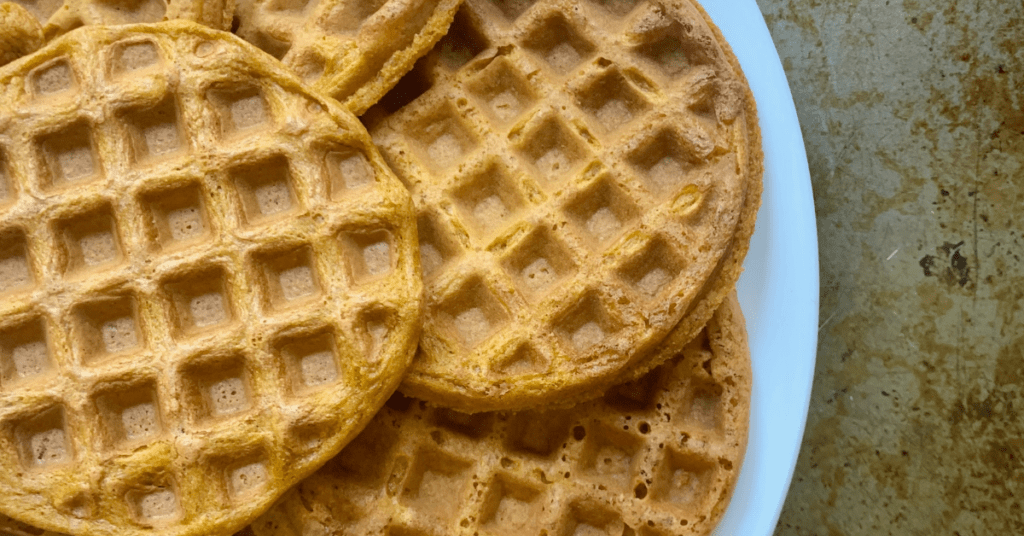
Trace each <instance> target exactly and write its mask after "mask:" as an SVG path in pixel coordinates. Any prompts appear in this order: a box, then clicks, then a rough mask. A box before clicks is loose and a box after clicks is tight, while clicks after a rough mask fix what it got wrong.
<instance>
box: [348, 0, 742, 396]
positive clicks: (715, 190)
mask: <svg viewBox="0 0 1024 536" xmlns="http://www.w3.org/2000/svg"><path fill="white" fill-rule="evenodd" d="M495 21H497V22H495ZM485 51H489V53H490V55H484V52H485ZM722 56H724V54H723V53H722V52H721V50H720V49H719V48H718V45H717V44H716V43H715V41H714V39H713V37H712V35H711V32H710V30H709V29H708V28H707V27H706V25H705V23H704V21H703V19H702V18H701V16H700V14H699V13H697V12H696V11H695V10H693V8H692V7H689V9H684V8H681V7H678V6H677V7H675V8H673V10H672V11H670V10H668V9H667V8H665V7H663V6H662V7H659V5H658V3H656V2H647V1H637V2H598V1H589V2H579V3H576V2H560V1H541V2H496V3H492V2H490V1H486V0H470V1H469V2H467V3H466V4H464V6H463V8H462V9H461V10H460V12H459V13H458V14H457V15H456V17H455V20H454V22H453V25H452V28H451V30H450V31H449V34H448V36H446V37H445V38H444V39H442V41H441V42H440V43H439V44H438V46H437V47H436V48H435V49H434V51H433V52H432V55H431V56H429V57H428V58H427V59H426V60H421V62H420V63H419V64H418V65H417V67H416V68H414V70H413V72H411V73H410V74H409V75H407V77H406V79H404V80H403V82H401V83H400V84H399V85H398V86H397V87H396V89H395V90H394V91H393V92H392V95H390V96H389V98H386V99H385V100H384V101H382V103H381V106H379V107H377V108H375V109H372V110H370V112H368V114H367V116H366V117H364V122H366V123H367V124H368V125H369V126H370V130H371V133H372V134H373V136H374V141H375V142H376V143H377V145H378V146H379V147H380V148H381V151H382V153H383V154H384V156H385V158H386V159H387V160H388V162H389V164H391V167H392V169H394V170H395V171H396V173H397V174H398V176H399V178H401V179H402V180H403V181H404V182H405V183H406V185H407V186H409V188H410V190H411V191H412V192H413V199H414V202H415V203H416V205H417V207H418V209H419V210H420V215H419V228H420V243H421V245H420V248H421V257H422V259H423V268H424V275H425V280H426V283H427V288H428V292H427V296H428V301H429V303H428V311H429V313H428V315H427V319H426V326H425V328H424V339H423V341H422V342H421V349H422V350H423V351H422V352H421V354H420V356H418V357H417V360H416V361H415V362H414V365H413V369H412V372H411V374H410V375H409V376H407V379H406V381H405V383H404V385H403V389H404V390H405V392H406V393H407V394H411V395H414V396H418V397H423V398H426V399H428V400H433V401H435V402H437V403H443V404H444V405H452V406H454V407H458V408H459V409H464V410H469V411H479V410H482V409H497V408H496V407H495V406H494V404H500V403H503V402H501V400H504V401H505V402H504V403H507V402H508V401H510V400H512V399H514V398H517V397H513V396H511V395H509V396H507V397H504V398H503V399H502V398H501V397H499V396H496V395H502V394H507V393H509V392H510V391H515V393H516V394H517V395H523V396H525V397H527V398H529V401H528V402H519V405H533V404H539V403H543V402H545V401H548V402H550V401H554V400H555V399H552V398H551V397H552V394H551V393H550V392H549V393H546V396H547V399H545V398H544V396H545V395H538V392H540V391H542V390H544V389H545V387H544V386H545V385H548V384H550V383H559V382H562V383H563V384H566V385H570V386H569V387H565V388H564V390H562V391H560V392H559V393H558V394H557V395H556V396H560V397H564V396H565V395H569V397H570V398H572V389H573V388H575V389H576V390H577V393H578V392H580V391H584V390H593V389H594V387H595V382H597V383H600V382H602V381H603V382H608V381H610V380H611V378H613V377H614V375H615V374H614V373H615V372H616V371H618V370H621V369H622V368H624V367H625V366H626V365H628V361H629V360H630V359H634V358H635V357H636V356H638V355H640V354H642V353H643V352H645V351H647V350H649V349H650V348H651V346H652V345H654V344H655V343H657V342H658V341H659V340H661V339H662V338H663V337H664V336H665V335H666V334H667V333H668V331H669V330H670V329H671V328H673V327H674V326H675V325H676V324H677V323H678V322H679V319H680V318H681V317H682V315H683V314H684V313H686V312H687V308H688V304H691V303H692V302H693V301H694V300H695V299H697V297H699V296H700V293H701V292H702V291H703V289H704V288H705V285H706V284H707V283H708V280H709V279H710V278H712V277H713V276H714V274H715V273H716V270H717V268H718V266H719V265H718V263H719V262H720V260H721V259H722V258H723V257H724V256H725V255H726V254H727V252H728V250H729V248H730V247H731V245H732V239H733V236H734V234H735V232H736V228H737V225H738V220H739V214H740V213H741V207H742V206H744V196H745V195H746V192H747V189H748V184H747V183H748V182H753V181H754V180H755V179H754V178H750V177H748V176H747V175H746V174H745V171H746V169H747V165H746V162H745V160H746V157H747V155H746V152H745V151H746V149H745V144H746V138H745V136H746V133H745V130H744V129H745V127H746V122H745V121H744V120H742V119H737V118H736V117H737V115H738V114H740V113H742V112H740V111H738V110H736V109H735V103H733V102H732V101H733V100H738V99H739V97H737V96H736V95H735V93H736V92H735V88H734V87H733V86H732V85H731V81H733V78H734V75H733V74H732V72H731V70H730V69H731V66H730V65H729V64H728V63H727V62H726V60H725V59H724V57H722ZM716 79H718V80H716ZM723 80H724V81H723ZM734 97H735V99H734ZM730 104H732V106H730ZM508 148H511V150H508ZM710 312H711V311H708V314H709V315H710ZM702 324H703V321H701V325H702ZM695 329H696V328H695ZM453 362H455V363H456V365H455V370H452V363H453ZM577 382H579V383H577ZM588 383H589V385H588ZM571 384H575V385H571ZM606 384H607V383H606ZM495 386H497V387H495ZM531 391H532V392H531ZM563 400H564V398H563ZM517 407H519V406H517Z"/></svg>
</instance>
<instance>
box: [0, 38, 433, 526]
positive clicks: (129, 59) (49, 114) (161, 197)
mask: <svg viewBox="0 0 1024 536" xmlns="http://www.w3.org/2000/svg"><path fill="white" fill-rule="evenodd" d="M0 91H2V92H3V95H2V97H0V155H2V156H0V163H2V165H0V193H2V195H0V298H2V300H0V497H3V499H2V500H0V512H2V513H4V514H6V515H9V516H11V517H14V518H16V519H19V520H20V521H23V522H26V523H31V524H32V525H35V526H38V527H41V528H45V529H47V530H53V531H59V532H67V533H74V534H91V535H103V534H118V535H142V534H161V535H192V534H195V535H199V534H202V535H214V534H226V533H230V532H231V531H234V530H238V529H240V528H241V527H242V526H244V525H245V524H246V523H248V522H250V521H252V519H254V518H255V517H256V516H257V515H258V514H259V513H261V512H262V511H263V510H265V509H266V508H267V507H269V505H270V504H271V502H272V501H273V500H274V499H275V498H276V497H277V496H279V495H280V494H281V493H283V492H284V491H285V490H286V489H287V488H288V487H289V486H291V485H293V484H295V483H296V482H298V481H299V480H300V479H301V478H302V477H304V476H305V475H307V474H309V473H311V472H312V471H313V470H315V469H316V468H317V467H318V466H319V465H321V464H322V463H324V462H326V461H327V460H328V459H329V458H330V457H331V456H333V455H334V454H336V453H337V452H338V451H339V450H340V449H341V448H342V446H343V445H344V444H345V443H347V442H348V441H349V440H350V439H351V438H352V437H354V436H355V435H356V434H357V433H358V432H359V431H360V430H361V429H362V428H363V426H365V424H366V422H368V421H369V420H370V419H371V418H372V416H373V414H374V413H375V412H376V411H377V409H378V408H379V407H380V406H381V405H383V403H384V402H385V401H386V400H387V397H388V396H390V395H391V393H392V391H393V390H394V388H395V387H396V386H397V384H398V381H399V379H400V377H401V374H402V372H403V371H404V369H405V367H406V366H407V365H408V363H409V361H410V360H411V359H412V355H413V353H414V351H415V347H416V344H415V341H416V340H417V337H418V332H419V316H420V304H421V301H422V298H421V294H422V283H421V277H420V266H419V258H418V254H417V250H416V229H415V217H414V212H413V208H412V204H411V200H410V198H409V194H408V192H407V191H406V190H405V189H404V188H403V187H402V185H401V183H400V182H399V181H398V180H397V178H396V177H395V176H394V175H393V174H392V173H391V171H390V170H389V169H388V168H387V166H386V164H385V163H384V161H383V159H382V158H381V157H380V154H379V153H378V152H377V151H376V150H375V149H374V148H373V145H372V142H371V140H370V138H369V136H368V134H367V132H366V130H365V129H364V128H363V126H362V125H361V124H360V123H359V121H358V120H357V119H356V118H355V117H354V116H353V115H351V114H350V113H348V111H346V110H344V109H343V108H342V107H340V106H339V105H338V104H337V103H336V102H335V101H334V100H333V99H330V98H328V97H320V96H317V95H316V94H314V93H310V92H308V91H307V90H306V89H304V88H303V86H302V85H301V83H300V82H299V81H298V80H297V79H295V78H294V77H293V76H292V75H291V74H289V73H288V72H287V71H286V70H285V69H284V68H283V67H282V66H281V65H280V63H279V62H277V61H276V60H274V59H273V58H270V57H267V56H266V55H265V54H263V53H262V52H260V51H259V50H257V49H256V48H255V47H252V46H250V45H248V44H247V43H245V42H243V41H242V40H240V39H238V38H236V37H234V36H232V35H231V34H228V33H226V32H218V31H214V30H209V29H207V28H204V27H201V26H198V25H196V24H194V23H190V22H181V21H176V22H167V23H160V24H155V25H133V26H111V27H99V26H90V27H86V28H82V29H80V30H78V31H75V32H72V33H69V34H67V35H65V36H63V37H61V38H59V39H57V40H56V41H53V42H51V43H50V44H49V45H47V46H46V47H44V48H43V49H41V50H40V51H38V52H37V53H35V54H33V55H31V56H29V57H26V58H22V59H20V60H18V61H16V62H14V63H11V64H9V65H7V66H5V67H3V68H2V69H0Z"/></svg>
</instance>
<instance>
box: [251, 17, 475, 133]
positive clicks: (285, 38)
mask: <svg viewBox="0 0 1024 536" xmlns="http://www.w3.org/2000/svg"><path fill="white" fill-rule="evenodd" d="M461 1H462V0H239V1H238V9H237V18H238V22H239V26H238V30H237V33H238V35H240V36H242V37H243V38H245V39H246V40H248V41H249V42H251V43H253V44H255V45H256V46H258V47H260V48H262V49H263V50H265V51H266V52H268V53H269V54H271V55H273V56H274V57H276V58H278V59H280V60H282V61H283V62H284V63H285V65H287V66H289V67H291V68H292V69H293V70H294V71H295V72H296V73H298V74H299V76H300V77H301V78H302V79H303V81H305V82H306V84H307V85H309V86H310V87H312V88H314V89H316V90H319V91H321V92H323V93H325V94H327V95H330V96H332V97H334V98H336V99H338V100H339V101H341V102H342V103H343V104H344V105H345V106H347V107H348V108H349V109H350V110H352V112H354V113H355V114H356V115H360V114H362V113H363V112H364V111H365V110H366V109H367V108H369V107H370V106H371V105H372V104H373V103H375V102H377V100H378V99H380V97H381V96H382V95H384V94H385V93H386V92H387V91H388V90H389V89H391V87H392V86H394V85H395V82H397V81H398V79H399V78H401V77H402V75H403V74H405V73H406V72H407V71H408V70H409V69H410V68H411V67H412V65H413V63H415V62H416V59H417V58H419V57H420V56H422V55H423V54H424V53H425V52H427V51H428V50H430V47H432V46H434V43H436V42H437V40H438V39H440V38H441V36H442V35H444V34H445V32H446V31H447V30H448V25H449V24H451V22H452V17H453V16H454V15H455V10H456V9H457V8H458V6H459V3H461Z"/></svg>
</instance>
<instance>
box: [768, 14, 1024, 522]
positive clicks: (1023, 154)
mask: <svg viewBox="0 0 1024 536" xmlns="http://www.w3.org/2000/svg"><path fill="white" fill-rule="evenodd" d="M758 4H759V5H760V7H761V9H762V11H763V12H764V15H765V18H766V19H767V22H768V27H769V29H770V31H771V33H772V36H773V39H774V40H775V43H776V46H777V47H778V49H779V53H780V56H781V57H782V60H783V65H784V66H785V69H786V72H787V75H788V76H789V80H790V84H791V86H792V90H793V95H794V99H795V101H796V107H797V111H798V113H799V116H800V122H801V127H802V129H803V134H804V138H805V141H806V144H807V153H808V159H809V163H810V169H811V177H812V182H813V186H814V192H815V199H816V210H817V220H818V229H819V245H820V247H821V285H822V286H821V328H820V331H819V353H818V365H817V370H816V375H815V384H814V391H813V394H812V398H811V409H810V416H809V420H808V424H807V431H806V434H805V436H804V442H803V447H802V451H801V455H800V460H799V462H798V464H797V469H796V475H795V477H794V479H793V485H792V488H791V490H790V493H789V496H788V499H787V502H786V506H785V508H784V510H783V514H782V518H781V520H780V522H779V525H778V528H777V529H776V533H775V534H776V535H777V536H797V535H799V536H804V535H815V536H817V535H822V536H852V535H862V534H863V535H877V534H900V535H929V536H930V535H934V534H944V535H959V536H968V535H974V534H978V535H981V534H1024V508H1022V502H1024V415H1022V414H1021V412H1022V411H1024V398H1022V391H1024V311H1022V304H1024V264H1022V259H1021V257H1024V237H1022V234H1024V3H1022V2H1020V1H1016V0H1015V1H1010V2H1003V1H997V0H989V1H982V0H970V1H958V2H944V3H932V2H924V1H914V0H891V1H884V0H849V1H843V2H821V1H817V0H758Z"/></svg>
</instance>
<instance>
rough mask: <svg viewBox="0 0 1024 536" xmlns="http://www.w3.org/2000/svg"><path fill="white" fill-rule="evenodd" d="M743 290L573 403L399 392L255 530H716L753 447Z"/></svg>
mask: <svg viewBox="0 0 1024 536" xmlns="http://www.w3.org/2000/svg"><path fill="white" fill-rule="evenodd" d="M750 379H751V378H750V355H749V350H748V347H747V342H746V334H745V328H744V326H743V319H742V316H741V314H740V312H739V306H738V304H737V303H736V301H735V297H733V298H729V299H727V300H726V302H725V303H724V304H723V306H722V308H721V309H720V310H719V311H718V312H717V313H716V315H715V317H714V318H713V319H712V321H711V323H710V324H709V326H708V328H707V329H706V330H705V331H704V332H703V333H702V334H701V336H700V337H698V339H697V340H695V341H694V342H692V343H691V344H689V345H688V346H687V347H686V348H685V349H684V350H682V352H680V353H679V354H676V355H674V356H673V358H672V359H671V360H670V361H669V362H667V363H666V364H664V365H662V366H661V367H659V368H657V369H655V370H654V371H652V372H650V373H649V374H648V375H646V376H645V377H643V378H642V379H640V380H639V381H636V382H633V383H629V384H624V385H620V386H618V387H616V388H614V389H612V390H611V391H610V392H609V393H608V394H607V395H605V396H604V398H602V399H599V400H596V401H592V402H589V403H586V404H582V405H580V406H577V407H575V408H571V409H566V410H558V411H530V412H522V413H511V414H508V413H479V414H474V415H466V414H462V413H457V412H454V411H451V410H444V409H435V408H432V407H430V406H428V405H426V404H425V403H423V402H419V401H416V400H413V399H409V398H404V397H401V396H400V395H396V396H395V397H394V398H392V399H391V401H390V402H389V403H388V405H387V406H386V407H385V409H384V410H382V411H381V413H380V414H378V415H377V417H376V418H375V419H374V421H373V422H372V423H371V424H370V425H369V426H368V427H367V429H366V430H365V431H364V432H363V433H362V434H361V435H360V436H359V437H358V438H357V439H356V440H355V441H353V443H352V444H351V445H349V446H348V447H346V448H345V450H343V451H342V452H341V454H339V455H338V456H337V457H336V458H335V459H334V460H332V461H331V462H329V463H328V464H327V465H325V466H324V467H323V468H322V469H321V470H319V471H318V472H316V473H314V475H313V476H311V477H310V478H308V479H306V480H305V481H303V482H302V483H300V484H299V485H298V487H297V488H296V489H295V490H293V491H291V492H289V493H288V494H287V495H286V496H285V498H283V499H282V501H281V502H279V503H278V504H277V505H275V507H274V508H273V509H271V511H270V512H268V513H267V514H266V515H264V516H262V517H261V518H260V519H259V520H258V521H256V522H255V523H254V524H253V525H252V526H251V530H252V531H253V532H254V533H255V534H256V535H257V536H299V535H327V534H332V535H345V536H347V535H385V534H390V535H396V534H398V535H416V536H442V535H444V536H448V535H452V536H454V535H478V536H484V535H495V536H497V535H508V536H513V535H515V536H527V535H529V536H536V535H540V534H547V535H551V536H554V535H568V534H573V535H576V534H586V535H589V534H593V535H605V534H608V535H613V536H620V535H623V534H629V535H642V536H656V535H657V536H663V535H674V534H678V535H704V534H708V533H710V532H711V531H712V530H713V529H714V527H715V525H716V524H717V522H718V520H719V519H720V517H721V515H722V513H723V512H724V510H725V506H726V505H727V503H728V500H729V497H730V495H731V493H732V489H733V487H734V485H735V482H736V478H737V476H738V474H739V470H740V465H741V463H742V459H743V454H744V451H745V448H746V438H747V426H748V414H749V403H750V385H751V384H750Z"/></svg>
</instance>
